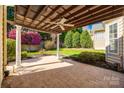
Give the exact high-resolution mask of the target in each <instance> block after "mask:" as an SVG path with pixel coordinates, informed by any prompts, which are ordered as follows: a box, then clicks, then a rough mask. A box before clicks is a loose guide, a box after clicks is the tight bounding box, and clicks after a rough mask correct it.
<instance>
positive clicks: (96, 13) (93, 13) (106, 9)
mask: <svg viewBox="0 0 124 93" xmlns="http://www.w3.org/2000/svg"><path fill="white" fill-rule="evenodd" d="M122 8H123V7H122V6H110V7H106V8H103V9H100V10H99V11H96V12H92V13H91V14H87V15H84V16H83V17H82V18H79V19H77V20H76V19H75V20H74V21H71V22H70V23H72V24H75V23H78V22H81V21H84V20H88V19H90V18H92V17H94V16H100V15H103V14H105V13H108V12H112V11H113V10H114V11H116V10H120V9H122Z"/></svg>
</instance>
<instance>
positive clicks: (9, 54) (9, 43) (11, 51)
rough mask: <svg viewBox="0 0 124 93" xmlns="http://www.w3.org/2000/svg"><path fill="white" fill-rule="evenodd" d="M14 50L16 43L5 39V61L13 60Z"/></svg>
mask: <svg viewBox="0 0 124 93" xmlns="http://www.w3.org/2000/svg"><path fill="white" fill-rule="evenodd" d="M15 49H16V42H15V40H13V39H7V60H8V61H13V60H14V59H15V54H16V52H15Z"/></svg>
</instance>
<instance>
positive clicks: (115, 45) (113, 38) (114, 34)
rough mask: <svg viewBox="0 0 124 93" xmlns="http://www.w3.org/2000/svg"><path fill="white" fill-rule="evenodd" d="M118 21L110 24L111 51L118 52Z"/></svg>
mask: <svg viewBox="0 0 124 93" xmlns="http://www.w3.org/2000/svg"><path fill="white" fill-rule="evenodd" d="M117 39H118V38H117V23H115V24H112V25H110V26H109V44H110V47H109V51H110V52H112V53H117V51H118V40H117Z"/></svg>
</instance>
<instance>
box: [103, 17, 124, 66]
mask: <svg viewBox="0 0 124 93" xmlns="http://www.w3.org/2000/svg"><path fill="white" fill-rule="evenodd" d="M104 23H105V31H106V43H105V45H106V61H107V62H111V63H115V64H116V65H117V66H119V67H124V38H123V37H124V17H118V18H115V19H111V20H108V21H105V22H104Z"/></svg>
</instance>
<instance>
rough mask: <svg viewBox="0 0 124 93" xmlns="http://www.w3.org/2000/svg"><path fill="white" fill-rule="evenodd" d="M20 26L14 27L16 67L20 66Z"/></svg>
mask: <svg viewBox="0 0 124 93" xmlns="http://www.w3.org/2000/svg"><path fill="white" fill-rule="evenodd" d="M21 28H22V27H21V26H18V25H16V66H17V67H19V66H21Z"/></svg>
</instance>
